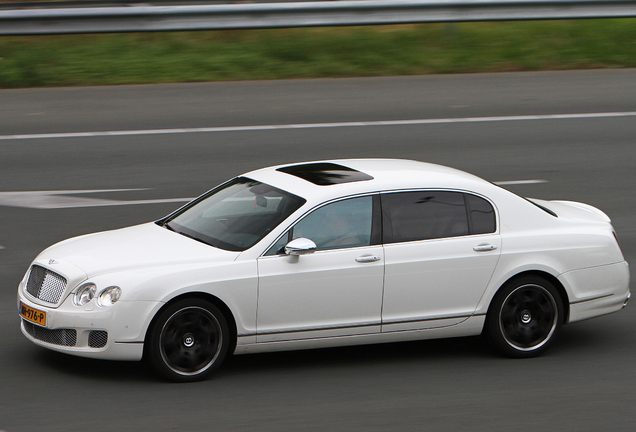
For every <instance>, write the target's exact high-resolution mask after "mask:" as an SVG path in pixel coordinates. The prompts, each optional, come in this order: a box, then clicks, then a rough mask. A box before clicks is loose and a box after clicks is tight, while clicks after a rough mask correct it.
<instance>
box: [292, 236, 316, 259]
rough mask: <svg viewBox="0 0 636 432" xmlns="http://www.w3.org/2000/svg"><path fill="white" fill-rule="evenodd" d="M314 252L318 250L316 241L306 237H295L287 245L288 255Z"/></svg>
mask: <svg viewBox="0 0 636 432" xmlns="http://www.w3.org/2000/svg"><path fill="white" fill-rule="evenodd" d="M314 252H316V243H314V242H313V241H311V240H309V239H308V238H304V237H299V238H297V239H294V240H292V241H290V242H289V243H287V246H285V253H286V254H287V255H308V254H312V253H314Z"/></svg>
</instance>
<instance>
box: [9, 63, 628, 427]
mask: <svg viewBox="0 0 636 432" xmlns="http://www.w3.org/2000/svg"><path fill="white" fill-rule="evenodd" d="M634 111H636V70H615V71H611V70H608V71H585V72H552V73H536V74H535V73H528V74H526V73H518V74H485V75H458V76H431V77H404V78H377V79H375V78H371V79H343V80H302V81H280V82H242V83H217V84H187V85H186V84H184V85H165V86H132V87H130V86H126V87H123V86H122V87H103V88H71V89H68V88H63V89H39V90H4V91H0V245H1V246H2V248H0V328H2V329H3V332H2V335H1V336H0V430H4V431H7V432H17V431H29V432H31V431H40V430H41V431H77V430H91V431H115V430H116V431H120V430H152V431H172V430H183V431H190V430H192V431H199V430H201V431H203V430H205V431H222V430H237V431H298V430H308V431H329V430H343V431H344V430H346V431H385V430H404V431H410V430H413V431H421V430H431V431H433V430H434V431H457V430H471V431H496V430H506V431H528V430H549V431H570V430H572V431H597V430H621V431H622V430H625V431H633V430H635V428H636V418H635V416H634V414H633V409H634V405H635V404H636V392H635V391H634V388H635V385H636V368H635V367H634V361H635V360H636V343H635V342H636V334H635V333H634V332H633V328H634V325H635V324H636V308H635V307H634V305H630V306H628V307H627V308H626V309H624V310H623V311H621V312H618V313H615V314H612V315H609V316H605V317H600V318H596V319H594V320H590V321H585V322H581V323H575V324H572V325H569V326H566V327H564V329H563V332H562V334H561V337H560V339H559V341H558V342H557V344H556V345H555V346H554V347H553V348H552V349H551V350H550V351H549V352H548V353H546V354H545V355H544V356H542V357H540V358H536V359H530V360H510V359H505V358H501V357H498V356H496V355H494V354H492V353H491V352H490V351H489V350H488V349H487V348H485V347H484V346H483V345H482V343H481V341H480V340H479V338H461V339H452V340H442V341H424V342H417V343H400V344H387V345H376V346H366V347H355V348H341V349H325V350H313V351H299V352H287V353H273V354H257V355H248V356H237V357H234V358H232V359H230V361H228V363H227V364H225V365H224V366H223V368H222V369H221V370H220V371H219V372H218V373H217V375H216V376H215V377H214V378H212V379H210V380H208V381H205V382H201V383H195V384H185V385H178V384H169V383H165V382H162V381H159V380H157V379H156V378H155V377H154V375H152V374H151V373H150V372H149V371H148V370H147V368H146V367H145V365H144V364H143V363H137V362H133V363H127V362H104V361H95V360H87V359H81V358H74V357H70V356H66V355H62V354H57V353H53V352H49V351H47V350H44V349H41V348H38V347H36V346H34V345H32V344H31V343H30V342H28V341H27V340H26V339H25V338H24V337H23V336H22V334H21V333H20V330H19V319H18V316H17V311H16V300H15V296H16V287H17V284H18V281H19V280H20V278H21V277H22V275H23V274H24V272H25V271H26V270H27V268H28V266H29V263H30V261H31V260H32V259H33V258H34V257H35V256H36V255H37V253H38V252H39V251H41V250H42V249H44V248H45V247H47V246H48V245H50V244H52V243H54V242H56V241H59V240H62V239H64V238H67V237H71V236H75V235H80V234H84V233H88V232H93V231H100V230H106V229H112V228H117V227H122V226H127V225H132V224H136V223H141V222H146V221H150V220H154V219H157V218H159V217H161V216H163V215H164V214H166V213H168V212H169V211H170V210H171V209H173V208H175V207H177V206H178V203H174V202H172V203H156V204H135V205H117V206H95V207H73V203H84V205H89V204H90V200H86V199H94V198H101V199H108V200H117V201H119V202H120V204H121V201H133V200H135V201H139V200H151V199H155V200H163V199H174V198H187V197H193V196H196V195H198V194H200V193H202V192H204V191H206V190H207V189H209V188H211V187H212V186H214V185H216V184H218V183H219V182H221V181H223V180H225V179H227V178H228V177H231V176H233V175H236V174H238V173H241V172H244V171H247V170H250V169H253V168H257V167H261V166H266V165H272V164H279V163H285V162H293V161H304V160H315V159H323V158H341V157H397V158H409V159H417V160H424V161H430V162H436V163H441V164H444V165H450V166H453V167H456V168H460V169H463V170H466V171H469V172H472V173H475V174H477V175H479V176H481V177H484V178H486V179H488V180H491V181H519V180H531V179H534V180H538V179H539V180H546V182H544V183H533V184H518V185H512V186H509V188H510V189H511V190H514V191H515V192H517V193H520V194H522V195H525V196H531V197H537V198H545V199H569V200H576V201H582V202H586V203H589V204H592V205H595V206H598V207H600V208H601V209H603V210H604V211H605V212H607V213H608V214H609V215H610V217H612V219H613V221H614V225H615V227H616V229H617V231H618V234H619V238H620V240H621V242H622V246H623V250H624V252H625V255H626V257H627V259H628V261H630V262H632V263H636V228H635V226H634V222H635V218H634V215H635V214H636V204H634V197H635V196H634V188H635V186H636V169H635V165H636V164H635V160H636V117H634V116H633V115H630V116H624V117H600V116H592V117H589V118H558V119H550V118H546V117H537V118H535V119H531V118H529V117H523V118H520V119H516V120H513V119H510V118H508V119H504V118H502V117H509V116H546V115H551V114H580V113H607V112H622V113H633V112H634ZM466 117H479V118H481V120H479V121H465V120H457V121H452V122H448V123H426V122H420V123H419V124H411V125H408V124H392V125H382V124H378V123H374V122H380V121H388V120H427V119H462V118H466ZM485 118H487V119H485ZM342 122H369V123H365V124H363V125H355V126H354V125H342V124H340V125H338V124H336V123H342ZM294 124H305V125H307V124H310V125H313V126H307V127H305V128H299V129H294V128H292V129H290V128H281V127H274V128H271V129H265V128H260V129H259V128H256V129H253V130H248V129H246V128H244V126H259V125H260V126H263V125H294ZM320 125H321V126H320ZM227 126H232V127H235V129H233V130H229V131H222V130H219V129H212V130H211V131H208V132H202V131H195V130H193V129H192V128H211V127H212V128H213V127H217V128H218V127H227ZM318 126H320V127H318ZM160 129H179V131H172V133H165V134H162V133H158V130H160ZM133 130H146V131H148V132H146V133H141V134H138V135H130V134H123V135H97V136H87V135H81V136H75V137H73V136H62V137H57V138H55V137H49V138H47V137H45V136H38V137H32V138H25V137H24V136H22V135H26V134H47V133H73V132H86V133H91V132H100V131H101V132H103V131H133ZM9 135H20V136H18V137H13V138H12V137H9ZM141 188H143V189H144V190H135V191H119V192H103V193H99V194H96V193H90V194H74V195H72V197H74V198H78V200H77V201H73V200H70V201H68V202H66V204H65V205H66V207H65V208H55V207H56V206H57V207H63V205H62V204H60V205H58V204H59V203H60V202H63V200H59V199H58V200H57V201H56V200H52V201H46V200H47V199H48V198H50V195H49V196H48V198H47V196H44V195H42V194H40V195H39V198H37V197H36V199H35V198H34V199H31V201H29V203H31V204H29V205H30V206H31V207H34V206H35V207H37V205H38V203H39V204H42V203H46V202H48V203H49V204H50V207H53V208H31V207H25V206H24V205H23V206H19V203H18V204H16V201H15V200H14V201H12V203H13V204H12V206H9V205H8V203H9V200H8V198H7V197H8V195H7V194H6V193H5V192H20V191H21V192H24V191H55V190H102V189H109V190H110V189H141ZM13 196H14V198H15V195H13ZM42 196H44V198H42ZM69 196H71V195H65V197H67V198H68V197H69ZM21 197H24V196H21ZM31 198H33V196H32V195H31ZM58 198H59V196H58ZM79 198H81V199H85V200H84V201H82V200H81V199H79ZM24 202H26V201H24ZM100 202H101V203H102V204H104V201H100ZM33 203H35V204H33ZM56 203H57V204H56ZM86 203H89V204H86ZM106 203H108V202H106ZM25 205H26V204H25ZM42 206H43V204H42Z"/></svg>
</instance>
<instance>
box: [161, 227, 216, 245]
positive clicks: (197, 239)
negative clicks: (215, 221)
mask: <svg viewBox="0 0 636 432" xmlns="http://www.w3.org/2000/svg"><path fill="white" fill-rule="evenodd" d="M169 228H170V227H169ZM170 229H171V230H172V231H174V228H170ZM175 232H177V233H179V234H181V235H182V236H186V237H188V238H191V239H192V240H196V241H198V242H201V243H203V244H206V245H208V246H212V245H211V244H210V243H208V242H206V241H205V240H202V239H200V238H198V237H195V236H193V235H192V234H187V233H184V232H182V231H175Z"/></svg>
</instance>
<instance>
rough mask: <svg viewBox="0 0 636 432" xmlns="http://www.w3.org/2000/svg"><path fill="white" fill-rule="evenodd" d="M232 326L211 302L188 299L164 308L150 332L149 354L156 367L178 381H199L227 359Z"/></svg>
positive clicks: (166, 376)
mask: <svg viewBox="0 0 636 432" xmlns="http://www.w3.org/2000/svg"><path fill="white" fill-rule="evenodd" d="M228 342H229V329H228V325H227V321H226V319H225V317H224V316H223V314H222V313H221V312H220V311H219V310H218V309H217V308H216V307H215V306H214V305H213V304H212V303H210V302H208V301H205V300H202V299H184V300H181V301H178V302H176V303H174V304H172V305H170V306H169V307H167V308H166V309H164V310H162V311H161V312H160V313H159V315H158V316H157V318H156V319H155V320H154V322H153V324H152V326H151V329H150V331H149V335H148V345H147V348H148V349H147V354H148V357H149V359H150V362H151V363H152V365H153V367H154V368H155V370H156V371H157V372H158V373H159V374H161V375H162V376H164V377H165V378H167V379H169V380H171V381H175V382H190V381H199V380H202V379H204V378H206V377H207V376H209V375H210V374H211V373H212V372H213V371H214V370H216V369H217V368H218V367H219V366H220V365H221V363H222V362H223V360H224V358H225V356H226V355H227V351H228Z"/></svg>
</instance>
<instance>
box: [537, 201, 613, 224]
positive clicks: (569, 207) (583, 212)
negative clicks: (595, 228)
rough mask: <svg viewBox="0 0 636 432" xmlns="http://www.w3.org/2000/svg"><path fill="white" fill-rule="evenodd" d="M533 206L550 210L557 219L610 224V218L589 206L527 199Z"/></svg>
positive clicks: (568, 202)
mask: <svg viewBox="0 0 636 432" xmlns="http://www.w3.org/2000/svg"><path fill="white" fill-rule="evenodd" d="M529 199H530V201H532V202H533V203H535V204H538V205H540V206H542V207H545V208H547V209H550V210H552V211H553V212H554V213H556V215H557V216H558V217H559V218H563V219H572V220H584V221H592V222H607V223H610V222H611V220H610V218H609V217H608V216H607V215H606V214H605V213H603V212H602V211H601V210H599V209H597V208H596V207H593V206H591V205H589V204H583V203H580V202H574V201H545V200H540V199H535V198H529Z"/></svg>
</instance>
